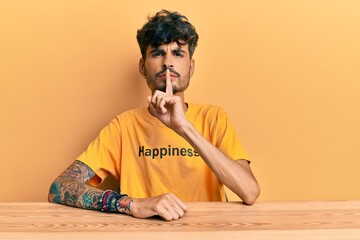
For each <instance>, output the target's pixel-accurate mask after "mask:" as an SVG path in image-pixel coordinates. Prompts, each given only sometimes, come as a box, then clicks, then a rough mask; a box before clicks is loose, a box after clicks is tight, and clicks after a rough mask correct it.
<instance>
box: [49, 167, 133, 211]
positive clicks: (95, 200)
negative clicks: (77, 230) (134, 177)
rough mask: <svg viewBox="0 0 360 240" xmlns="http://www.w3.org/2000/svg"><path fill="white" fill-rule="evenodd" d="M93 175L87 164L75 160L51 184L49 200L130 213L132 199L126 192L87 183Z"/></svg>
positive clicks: (85, 207) (93, 208)
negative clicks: (102, 188) (103, 188)
mask: <svg viewBox="0 0 360 240" xmlns="http://www.w3.org/2000/svg"><path fill="white" fill-rule="evenodd" d="M94 176H95V173H94V172H93V171H92V170H91V168H90V167H89V166H87V165H86V164H84V163H82V162H80V161H75V162H74V163H73V164H72V165H71V166H70V167H68V168H67V169H66V170H65V172H64V173H62V174H61V175H60V176H59V177H58V178H56V179H55V181H54V182H53V183H52V184H51V187H50V191H49V201H50V202H55V203H60V204H64V205H68V206H73V207H78V208H84V209H90V210H101V211H105V212H115V213H126V214H131V211H130V205H131V203H132V201H133V200H132V199H131V198H130V197H128V196H127V195H126V194H123V195H121V194H119V193H117V192H114V191H111V190H107V191H103V190H101V189H98V188H95V187H92V186H90V185H88V184H87V182H88V181H89V180H90V179H91V178H93V177H94Z"/></svg>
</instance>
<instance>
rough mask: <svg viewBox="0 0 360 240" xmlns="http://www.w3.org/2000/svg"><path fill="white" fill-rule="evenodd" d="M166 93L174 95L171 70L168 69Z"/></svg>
mask: <svg viewBox="0 0 360 240" xmlns="http://www.w3.org/2000/svg"><path fill="white" fill-rule="evenodd" d="M165 93H166V95H173V87H172V84H171V78H170V70H169V69H166V92H165Z"/></svg>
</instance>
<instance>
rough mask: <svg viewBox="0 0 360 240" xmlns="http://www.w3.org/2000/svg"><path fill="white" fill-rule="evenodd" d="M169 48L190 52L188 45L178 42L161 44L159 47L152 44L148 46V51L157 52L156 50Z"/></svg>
mask: <svg viewBox="0 0 360 240" xmlns="http://www.w3.org/2000/svg"><path fill="white" fill-rule="evenodd" d="M167 48H170V49H171V50H177V49H181V50H183V51H186V52H187V51H188V50H189V47H188V44H187V43H186V44H179V43H177V42H171V43H163V44H160V45H159V46H157V47H155V46H153V45H151V44H150V45H149V46H148V48H147V50H148V51H152V50H155V49H159V50H165V49H167Z"/></svg>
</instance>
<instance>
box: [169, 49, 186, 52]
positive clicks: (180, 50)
mask: <svg viewBox="0 0 360 240" xmlns="http://www.w3.org/2000/svg"><path fill="white" fill-rule="evenodd" d="M172 51H173V52H176V53H179V52H181V53H186V52H185V51H184V50H183V49H182V48H176V49H174V50H172Z"/></svg>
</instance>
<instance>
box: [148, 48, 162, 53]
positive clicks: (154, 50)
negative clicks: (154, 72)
mask: <svg viewBox="0 0 360 240" xmlns="http://www.w3.org/2000/svg"><path fill="white" fill-rule="evenodd" d="M159 52H164V49H160V48H154V49H153V50H151V51H150V53H159Z"/></svg>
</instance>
